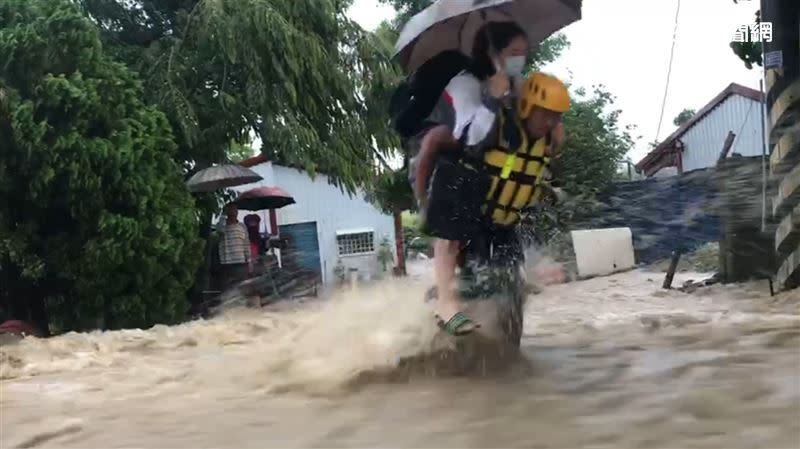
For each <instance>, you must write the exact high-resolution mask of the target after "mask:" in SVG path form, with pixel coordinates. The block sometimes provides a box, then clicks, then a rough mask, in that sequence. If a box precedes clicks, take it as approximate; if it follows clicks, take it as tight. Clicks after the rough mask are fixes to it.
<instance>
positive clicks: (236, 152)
mask: <svg viewBox="0 0 800 449" xmlns="http://www.w3.org/2000/svg"><path fill="white" fill-rule="evenodd" d="M255 155H256V151H255V150H254V149H253V147H251V146H250V145H249V144H247V143H239V142H236V141H231V143H230V145H229V146H228V160H230V161H231V162H232V163H234V164H238V163H239V162H242V161H243V160H245V159H249V158H251V157H253V156H255Z"/></svg>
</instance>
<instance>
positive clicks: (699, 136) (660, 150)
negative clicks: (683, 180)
mask: <svg viewBox="0 0 800 449" xmlns="http://www.w3.org/2000/svg"><path fill="white" fill-rule="evenodd" d="M761 101H762V94H761V93H760V92H759V91H757V90H754V89H751V88H749V87H745V86H741V85H739V84H736V83H732V84H731V85H729V86H728V87H727V88H726V89H725V90H723V91H722V92H720V93H719V95H717V96H716V97H715V98H714V99H713V100H711V101H710V102H709V103H708V104H706V105H705V106H703V108H702V109H700V110H699V111H698V112H697V113H696V114H695V115H694V116H693V117H692V118H691V119H690V120H689V121H687V122H686V123H684V124H683V125H681V126H680V127H679V128H678V129H677V130H675V132H673V133H672V134H670V135H669V137H667V138H666V139H665V140H664V141H663V142H661V143H660V144H659V145H658V146H657V147H656V148H655V149H653V151H651V152H650V153H648V154H647V156H645V157H644V158H643V159H642V160H641V161H639V163H637V164H636V171H637V172H644V175H645V176H647V177H651V176H655V177H664V176H675V175H677V174H681V173H686V172H690V171H692V170H698V169H703V168H709V167H713V166H714V165H716V163H717V159H718V158H719V155H720V151H721V150H722V147H723V144H724V142H725V138H726V137H727V136H728V132H729V131H733V133H734V134H736V137H735V139H734V141H733V145H732V146H731V149H730V151H729V152H728V156H730V155H732V154H739V155H741V156H745V157H752V156H761V154H762V151H763V142H764V134H763V132H762V131H761V117H762V114H763V112H762V106H761Z"/></svg>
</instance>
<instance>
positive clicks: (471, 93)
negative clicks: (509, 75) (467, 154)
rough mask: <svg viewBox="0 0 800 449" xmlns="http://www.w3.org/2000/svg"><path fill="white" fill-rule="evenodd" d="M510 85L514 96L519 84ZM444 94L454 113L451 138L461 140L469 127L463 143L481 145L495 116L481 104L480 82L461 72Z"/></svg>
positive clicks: (451, 81)
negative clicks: (450, 102)
mask: <svg viewBox="0 0 800 449" xmlns="http://www.w3.org/2000/svg"><path fill="white" fill-rule="evenodd" d="M512 83H513V86H514V93H515V94H516V93H518V92H519V86H520V85H521V83H518V82H516V80H512ZM445 92H447V94H448V95H449V96H450V98H451V99H452V101H453V110H454V112H455V126H454V127H453V137H454V138H455V139H457V140H459V139H461V137H462V136H463V135H464V131H465V130H466V129H467V126H469V130H467V134H466V138H465V142H464V143H465V144H466V145H468V146H473V145H477V144H479V143H481V142H482V141H483V140H484V139H485V138H486V137H487V136H488V135H489V132H490V131H491V130H492V127H493V126H494V121H495V118H496V114H495V113H494V111H492V110H491V109H489V108H487V107H486V106H485V105H484V104H483V100H482V98H481V95H482V85H481V82H480V80H478V78H476V77H475V75H473V74H471V73H469V72H466V71H464V72H461V73H459V74H458V75H456V76H455V77H453V79H451V80H450V82H449V83H448V84H447V87H445Z"/></svg>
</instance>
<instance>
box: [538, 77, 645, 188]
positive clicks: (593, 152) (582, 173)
mask: <svg viewBox="0 0 800 449" xmlns="http://www.w3.org/2000/svg"><path fill="white" fill-rule="evenodd" d="M613 105H614V97H613V95H611V94H610V93H608V92H607V91H606V90H605V89H604V87H603V86H596V87H595V88H594V91H593V93H592V95H591V96H589V95H587V93H586V91H585V90H584V89H582V88H581V89H576V90H575V91H574V92H573V93H572V105H571V107H570V110H569V111H568V112H567V113H566V114H564V128H565V131H566V139H565V143H564V147H563V149H562V153H561V156H560V157H559V158H558V159H557V160H556V162H555V163H554V167H553V168H554V172H555V174H556V178H557V179H558V181H560V183H561V184H562V186H563V188H564V190H566V191H567V192H569V193H570V194H573V195H576V194H594V193H597V192H599V191H601V190H603V189H604V188H605V187H607V186H608V184H609V183H611V182H612V181H613V179H614V176H615V173H616V171H617V167H618V166H619V164H620V163H621V162H622V161H623V160H624V156H625V153H627V152H628V150H630V149H631V148H632V147H633V139H632V137H631V135H630V131H631V130H632V129H633V127H632V126H628V127H625V128H620V125H619V114H620V111H619V110H609V109H610V108H611V107H612V106H613Z"/></svg>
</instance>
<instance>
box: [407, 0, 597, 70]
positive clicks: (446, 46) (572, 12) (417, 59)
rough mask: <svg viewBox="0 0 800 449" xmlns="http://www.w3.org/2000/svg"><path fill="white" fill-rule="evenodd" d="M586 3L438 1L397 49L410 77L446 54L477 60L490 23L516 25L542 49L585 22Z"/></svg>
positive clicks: (412, 22) (419, 17)
mask: <svg viewBox="0 0 800 449" xmlns="http://www.w3.org/2000/svg"><path fill="white" fill-rule="evenodd" d="M581 1H582V0H437V1H436V3H434V4H432V5H431V6H429V7H427V8H425V9H424V10H423V11H422V12H420V13H418V14H417V15H415V16H414V17H412V18H411V19H410V20H409V21H408V23H406V24H405V26H404V27H403V30H402V31H401V32H400V37H399V39H398V40H397V44H396V45H395V50H396V51H397V54H396V55H395V56H396V57H397V58H398V61H399V62H400V64H401V65H402V66H403V68H404V69H405V70H406V71H407V72H408V73H413V72H414V71H415V70H417V68H419V66H421V65H422V64H424V63H425V61H427V60H429V59H430V58H432V57H433V56H436V55H438V54H439V53H441V52H442V51H445V50H460V51H461V52H462V53H464V54H465V55H468V56H471V53H472V44H473V42H474V41H475V35H476V34H477V32H478V30H479V29H480V28H481V27H482V26H483V25H485V24H486V23H488V22H508V21H511V22H515V23H516V24H517V25H519V26H520V27H521V28H522V29H523V30H525V32H526V33H527V35H528V40H529V42H530V44H531V45H532V46H533V45H538V44H539V43H541V42H542V41H543V40H545V39H546V38H547V37H549V36H550V35H551V34H553V33H555V32H556V31H558V30H559V29H561V28H563V27H565V26H567V25H569V24H570V23H572V22H575V21H577V20H579V19H580V18H581Z"/></svg>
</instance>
